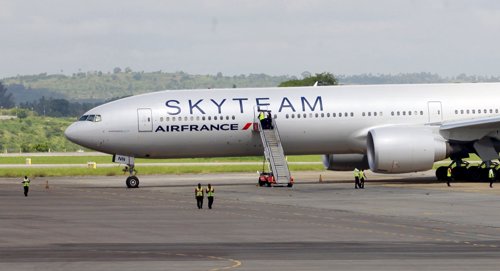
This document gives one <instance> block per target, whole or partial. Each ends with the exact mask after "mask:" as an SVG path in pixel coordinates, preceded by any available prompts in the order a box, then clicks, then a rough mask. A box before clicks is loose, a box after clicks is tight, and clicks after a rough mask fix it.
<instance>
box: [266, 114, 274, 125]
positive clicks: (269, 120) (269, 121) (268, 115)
mask: <svg viewBox="0 0 500 271" xmlns="http://www.w3.org/2000/svg"><path fill="white" fill-rule="evenodd" d="M266 122H267V129H273V128H274V127H273V117H272V116H271V111H268V112H267V118H266Z"/></svg>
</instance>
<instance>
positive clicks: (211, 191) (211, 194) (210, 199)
mask: <svg viewBox="0 0 500 271" xmlns="http://www.w3.org/2000/svg"><path fill="white" fill-rule="evenodd" d="M206 192H207V199H208V209H212V204H214V196H215V189H214V188H213V186H212V185H210V184H208V187H207V190H206Z"/></svg>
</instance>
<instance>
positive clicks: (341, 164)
mask: <svg viewBox="0 0 500 271" xmlns="http://www.w3.org/2000/svg"><path fill="white" fill-rule="evenodd" d="M323 165H324V166H325V168H326V169H327V170H338V171H351V170H354V168H358V169H367V168H368V158H367V157H366V155H364V154H357V153H350V154H325V155H323Z"/></svg>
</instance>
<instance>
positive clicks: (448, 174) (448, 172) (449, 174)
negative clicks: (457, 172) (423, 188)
mask: <svg viewBox="0 0 500 271" xmlns="http://www.w3.org/2000/svg"><path fill="white" fill-rule="evenodd" d="M446 176H447V177H451V168H450V167H449V168H448V171H447V172H446Z"/></svg>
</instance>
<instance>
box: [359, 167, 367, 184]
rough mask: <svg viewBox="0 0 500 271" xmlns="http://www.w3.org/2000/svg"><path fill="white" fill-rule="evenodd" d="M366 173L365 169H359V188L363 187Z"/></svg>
mask: <svg viewBox="0 0 500 271" xmlns="http://www.w3.org/2000/svg"><path fill="white" fill-rule="evenodd" d="M365 180H366V175H365V171H364V170H363V169H362V170H360V171H359V188H361V189H365Z"/></svg>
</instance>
